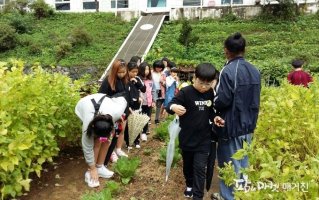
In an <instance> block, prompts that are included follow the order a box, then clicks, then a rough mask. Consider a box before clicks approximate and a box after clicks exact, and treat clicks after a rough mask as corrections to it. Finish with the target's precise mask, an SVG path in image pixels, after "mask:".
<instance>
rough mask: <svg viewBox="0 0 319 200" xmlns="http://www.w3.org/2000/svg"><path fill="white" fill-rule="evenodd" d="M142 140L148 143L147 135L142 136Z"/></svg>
mask: <svg viewBox="0 0 319 200" xmlns="http://www.w3.org/2000/svg"><path fill="white" fill-rule="evenodd" d="M141 140H142V141H147V135H146V134H145V133H142V134H141Z"/></svg>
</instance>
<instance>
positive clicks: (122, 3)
mask: <svg viewBox="0 0 319 200" xmlns="http://www.w3.org/2000/svg"><path fill="white" fill-rule="evenodd" d="M115 2H117V8H128V0H111V8H115V7H116V6H115Z"/></svg>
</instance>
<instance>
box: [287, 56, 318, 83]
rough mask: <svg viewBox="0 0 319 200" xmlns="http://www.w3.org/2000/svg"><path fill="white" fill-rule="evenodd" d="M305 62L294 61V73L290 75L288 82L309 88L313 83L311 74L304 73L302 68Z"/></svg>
mask: <svg viewBox="0 0 319 200" xmlns="http://www.w3.org/2000/svg"><path fill="white" fill-rule="evenodd" d="M303 64H304V62H303V61H302V60H294V61H292V63H291V65H292V66H293V68H294V71H292V72H290V73H289V74H288V77H287V79H288V82H289V83H291V84H293V85H302V86H304V87H308V86H309V83H310V82H312V77H311V75H310V74H309V73H307V72H305V71H303V69H302V66H303Z"/></svg>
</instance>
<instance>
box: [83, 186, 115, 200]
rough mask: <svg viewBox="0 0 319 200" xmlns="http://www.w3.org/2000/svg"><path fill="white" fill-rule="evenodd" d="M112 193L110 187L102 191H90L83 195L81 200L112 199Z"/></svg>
mask: <svg viewBox="0 0 319 200" xmlns="http://www.w3.org/2000/svg"><path fill="white" fill-rule="evenodd" d="M111 199H112V194H111V191H110V190H108V189H104V190H102V191H101V192H95V191H93V192H88V193H86V194H84V195H83V196H81V200H111Z"/></svg>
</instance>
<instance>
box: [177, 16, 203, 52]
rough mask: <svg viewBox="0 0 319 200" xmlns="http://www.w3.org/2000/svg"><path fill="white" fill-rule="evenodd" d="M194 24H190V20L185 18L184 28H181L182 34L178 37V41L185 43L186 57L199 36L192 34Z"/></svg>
mask: <svg viewBox="0 0 319 200" xmlns="http://www.w3.org/2000/svg"><path fill="white" fill-rule="evenodd" d="M192 30H193V28H192V26H191V25H190V23H189V21H188V20H186V19H184V20H183V22H182V29H181V30H180V35H179V38H178V42H179V43H180V44H181V45H183V46H184V47H185V49H186V54H185V57H187V55H188V53H189V49H190V48H191V47H193V46H195V45H196V43H197V41H198V39H199V37H197V36H194V34H192Z"/></svg>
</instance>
